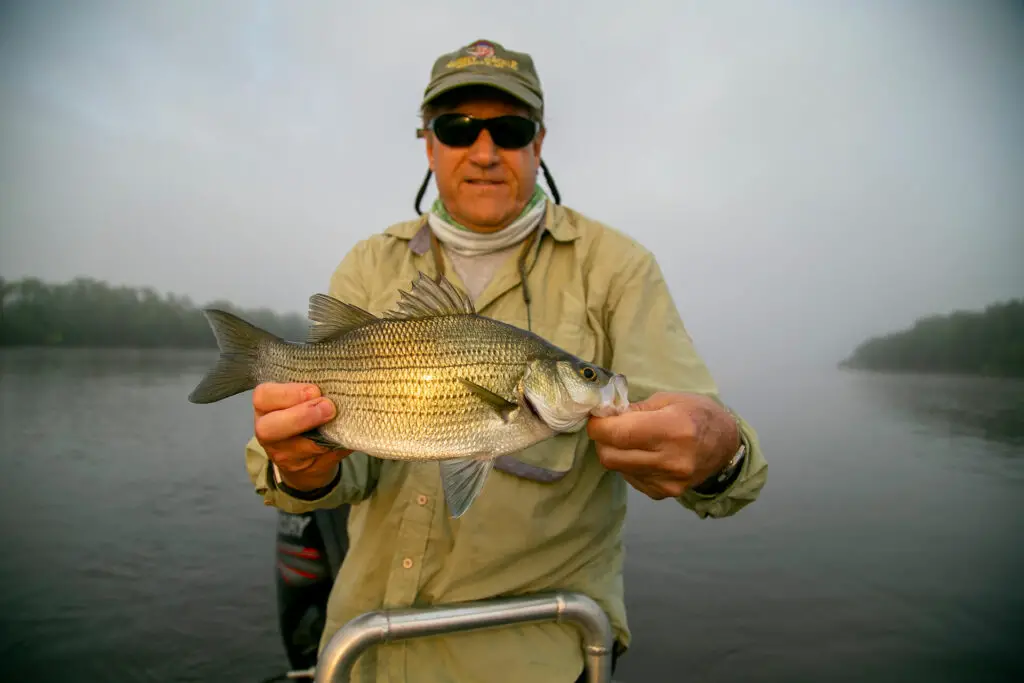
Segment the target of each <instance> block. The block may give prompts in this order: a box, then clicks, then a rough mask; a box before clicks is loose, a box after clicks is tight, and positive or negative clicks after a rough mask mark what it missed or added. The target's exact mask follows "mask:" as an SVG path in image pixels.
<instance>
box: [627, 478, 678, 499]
mask: <svg viewBox="0 0 1024 683" xmlns="http://www.w3.org/2000/svg"><path fill="white" fill-rule="evenodd" d="M620 474H621V476H622V478H623V479H625V480H626V483H627V484H629V485H630V486H632V487H633V488H635V489H636V490H637V491H639V492H640V493H642V494H644V495H645V496H647V497H648V498H653V499H654V500H661V499H662V498H667V497H668V494H667V493H666V492H665V491H663V490H662V488H661V487H660V486H658V485H656V484H652V483H650V482H649V481H647V480H646V479H641V478H639V477H633V476H630V475H628V474H625V473H620Z"/></svg>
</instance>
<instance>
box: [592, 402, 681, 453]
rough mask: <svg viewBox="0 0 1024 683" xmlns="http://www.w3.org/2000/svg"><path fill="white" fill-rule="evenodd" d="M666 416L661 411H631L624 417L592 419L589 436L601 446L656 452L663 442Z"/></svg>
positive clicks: (614, 416)
mask: <svg viewBox="0 0 1024 683" xmlns="http://www.w3.org/2000/svg"><path fill="white" fill-rule="evenodd" d="M664 430H665V415H664V414H662V413H661V412H659V411H646V410H638V411H636V412H634V411H632V410H630V412H628V413H623V414H622V415H613V416H610V417H592V418H590V419H589V420H588V421H587V434H588V435H589V436H590V438H591V439H593V440H594V441H596V442H598V443H599V444H606V445H608V446H614V447H616V448H622V449H641V450H654V449H655V448H657V447H658V445H659V444H660V443H661V441H662V440H663V435H662V432H663V431H664Z"/></svg>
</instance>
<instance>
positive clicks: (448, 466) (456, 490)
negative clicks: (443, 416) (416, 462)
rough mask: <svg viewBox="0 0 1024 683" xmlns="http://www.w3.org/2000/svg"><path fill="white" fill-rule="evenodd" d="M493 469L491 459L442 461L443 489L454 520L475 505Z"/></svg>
mask: <svg viewBox="0 0 1024 683" xmlns="http://www.w3.org/2000/svg"><path fill="white" fill-rule="evenodd" d="M493 467H494V460H493V459H492V458H490V457H479V458H459V459H457V460H442V461H441V487H442V488H444V499H445V501H446V502H447V503H448V509H449V510H450V511H451V513H452V519H458V518H459V517H461V516H462V515H463V514H464V513H465V512H466V510H468V509H469V506H470V505H472V504H473V501H474V500H476V497H477V496H478V495H479V494H480V491H482V490H483V488H484V483H485V482H486V481H487V475H488V474H490V472H491V469H493Z"/></svg>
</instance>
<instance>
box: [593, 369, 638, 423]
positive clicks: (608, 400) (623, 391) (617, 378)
mask: <svg viewBox="0 0 1024 683" xmlns="http://www.w3.org/2000/svg"><path fill="white" fill-rule="evenodd" d="M628 411H629V384H628V383H627V382H626V378H625V376H623V375H620V374H619V373H615V374H614V375H612V378H611V379H610V380H609V381H608V384H606V385H605V386H604V387H603V388H602V389H601V402H600V403H598V404H597V405H596V406H595V407H594V408H593V409H591V411H590V414H591V415H593V416H594V417H609V416H611V415H622V414H623V413H625V412H628Z"/></svg>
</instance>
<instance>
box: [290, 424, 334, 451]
mask: <svg viewBox="0 0 1024 683" xmlns="http://www.w3.org/2000/svg"><path fill="white" fill-rule="evenodd" d="M299 436H301V437H303V438H305V439H309V440H310V441H312V442H313V443H315V444H316V445H317V446H322V447H324V448H329V449H330V450H332V451H339V450H342V449H344V448H345V447H344V446H342V445H341V444H340V443H337V442H336V441H332V440H331V439H328V438H327V437H326V436H324V434H323V432H321V431H320V428H319V427H314V428H313V429H310V430H308V431H305V432H302V433H301V434H299Z"/></svg>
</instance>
